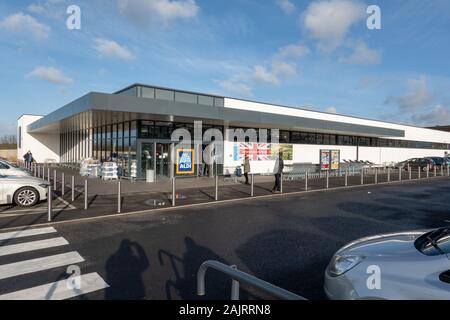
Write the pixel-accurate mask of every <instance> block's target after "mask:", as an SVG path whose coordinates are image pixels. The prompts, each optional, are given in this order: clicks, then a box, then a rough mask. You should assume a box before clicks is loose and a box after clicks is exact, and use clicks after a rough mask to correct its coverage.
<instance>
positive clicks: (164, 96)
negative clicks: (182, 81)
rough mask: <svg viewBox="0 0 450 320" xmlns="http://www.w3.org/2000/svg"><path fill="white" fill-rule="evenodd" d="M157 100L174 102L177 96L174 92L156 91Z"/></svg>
mask: <svg viewBox="0 0 450 320" xmlns="http://www.w3.org/2000/svg"><path fill="white" fill-rule="evenodd" d="M155 98H156V99H158V100H168V101H173V100H174V98H175V94H174V92H173V91H169V90H163V89H156V90H155Z"/></svg>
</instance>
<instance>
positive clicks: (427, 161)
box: [403, 158, 436, 172]
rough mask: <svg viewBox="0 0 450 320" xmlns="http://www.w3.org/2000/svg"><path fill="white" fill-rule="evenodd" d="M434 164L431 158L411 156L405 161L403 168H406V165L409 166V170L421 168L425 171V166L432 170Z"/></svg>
mask: <svg viewBox="0 0 450 320" xmlns="http://www.w3.org/2000/svg"><path fill="white" fill-rule="evenodd" d="M435 166H436V163H435V162H434V161H433V160H432V159H431V158H413V159H409V160H408V161H406V162H405V164H404V166H403V168H404V169H405V170H408V167H410V168H411V170H421V171H424V172H425V171H427V167H429V168H430V170H434V167H435Z"/></svg>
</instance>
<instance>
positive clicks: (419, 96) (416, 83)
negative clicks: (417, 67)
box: [386, 75, 434, 111]
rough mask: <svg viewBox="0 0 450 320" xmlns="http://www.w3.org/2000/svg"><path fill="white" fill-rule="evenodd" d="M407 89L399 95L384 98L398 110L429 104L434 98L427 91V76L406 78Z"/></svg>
mask: <svg viewBox="0 0 450 320" xmlns="http://www.w3.org/2000/svg"><path fill="white" fill-rule="evenodd" d="M407 84H408V87H409V91H408V92H407V93H405V94H404V95H401V96H391V97H388V98H387V99H386V103H387V104H396V105H397V106H398V107H399V108H400V110H402V111H408V110H413V109H418V108H421V107H425V106H428V105H430V104H431V103H432V102H433V100H434V98H433V96H432V95H431V94H430V93H429V91H428V84H427V78H426V77H425V76H423V75H422V76H421V77H420V78H419V79H408V80H407Z"/></svg>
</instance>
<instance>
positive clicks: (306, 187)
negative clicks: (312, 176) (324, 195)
mask: <svg viewBox="0 0 450 320" xmlns="http://www.w3.org/2000/svg"><path fill="white" fill-rule="evenodd" d="M308 176H309V170H308V169H306V172H305V191H308Z"/></svg>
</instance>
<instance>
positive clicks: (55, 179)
mask: <svg viewBox="0 0 450 320" xmlns="http://www.w3.org/2000/svg"><path fill="white" fill-rule="evenodd" d="M57 183H58V174H57V173H56V170H54V171H53V189H55V191H56V189H57Z"/></svg>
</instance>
